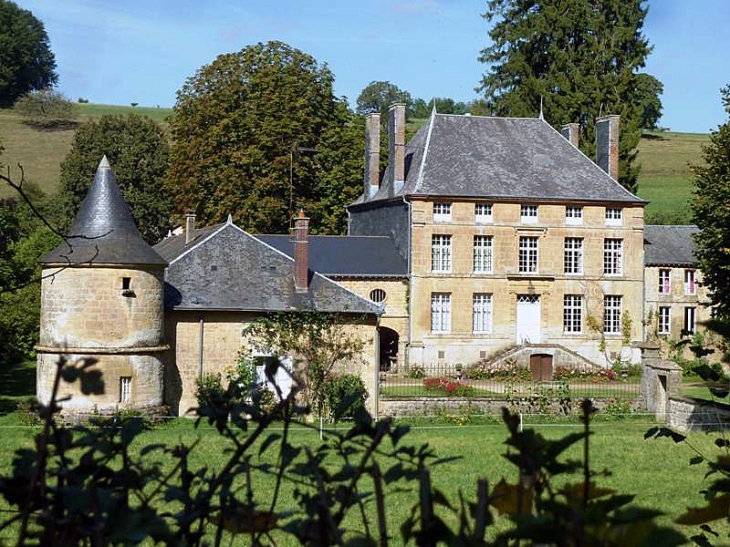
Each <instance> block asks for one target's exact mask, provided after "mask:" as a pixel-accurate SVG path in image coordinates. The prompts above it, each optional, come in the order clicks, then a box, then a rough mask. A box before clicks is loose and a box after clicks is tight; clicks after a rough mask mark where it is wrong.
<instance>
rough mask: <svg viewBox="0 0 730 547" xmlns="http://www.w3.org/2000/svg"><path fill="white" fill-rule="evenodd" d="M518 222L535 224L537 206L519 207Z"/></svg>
mask: <svg viewBox="0 0 730 547" xmlns="http://www.w3.org/2000/svg"><path fill="white" fill-rule="evenodd" d="M520 222H522V224H535V223H536V222H537V205H520Z"/></svg>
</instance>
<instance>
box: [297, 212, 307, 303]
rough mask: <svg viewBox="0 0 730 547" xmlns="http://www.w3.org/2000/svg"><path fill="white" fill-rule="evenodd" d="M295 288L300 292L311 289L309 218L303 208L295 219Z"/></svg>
mask: <svg viewBox="0 0 730 547" xmlns="http://www.w3.org/2000/svg"><path fill="white" fill-rule="evenodd" d="M294 290H295V291H296V292H298V293H306V292H307V291H308V290H309V219H308V218H307V217H305V216H304V210H303V209H300V210H299V216H298V217H297V218H296V219H295V220H294Z"/></svg>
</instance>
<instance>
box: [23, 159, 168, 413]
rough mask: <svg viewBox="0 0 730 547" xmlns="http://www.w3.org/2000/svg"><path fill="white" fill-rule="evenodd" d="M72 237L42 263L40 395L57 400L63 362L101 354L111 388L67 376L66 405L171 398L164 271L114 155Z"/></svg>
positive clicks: (101, 170) (106, 406)
mask: <svg viewBox="0 0 730 547" xmlns="http://www.w3.org/2000/svg"><path fill="white" fill-rule="evenodd" d="M70 235H71V237H70V238H69V239H68V241H67V242H63V243H61V244H60V245H59V246H58V247H56V248H55V249H54V250H52V251H51V252H50V253H48V255H46V256H45V257H44V258H43V260H42V261H41V262H42V265H43V277H44V279H43V282H42V286H41V325H40V328H41V332H40V342H39V344H38V346H37V350H38V371H37V387H36V391H37V395H38V398H39V399H40V400H41V401H43V402H48V400H49V399H50V396H51V393H52V390H53V382H54V377H55V375H56V371H57V368H58V366H57V363H58V362H59V360H61V359H62V358H64V357H65V358H66V359H67V360H68V362H69V363H71V364H73V363H74V362H76V363H80V362H81V361H82V360H84V359H86V360H88V359H93V360H94V361H95V364H94V365H93V367H94V368H95V369H98V370H99V371H101V373H102V377H101V380H102V381H103V383H104V392H103V394H94V395H85V394H83V393H82V391H81V385H80V383H79V382H78V381H77V382H75V383H72V384H68V383H65V382H63V381H62V382H61V385H60V389H59V396H60V397H64V396H70V399H68V400H66V401H63V402H62V403H61V404H62V405H63V407H64V409H65V410H66V409H74V410H81V411H83V410H94V409H96V410H99V411H102V412H103V411H109V410H113V409H116V408H129V407H133V408H139V409H143V408H150V407H155V406H159V405H161V404H162V403H163V393H164V384H163V380H164V368H163V361H162V354H163V352H164V351H165V350H167V349H168V346H167V345H165V344H164V342H163V332H164V271H165V267H166V266H167V263H166V262H165V260H163V259H162V257H160V256H159V255H158V254H157V253H156V252H155V251H154V250H153V249H152V247H150V246H149V245H147V243H145V241H144V240H143V239H142V237H141V236H140V234H139V231H138V230H137V226H136V225H135V224H134V220H133V219H132V215H131V213H130V211H129V207H127V204H126V202H125V201H124V198H123V197H122V193H121V192H120V190H119V187H118V186H117V183H116V181H115V180H114V174H113V173H112V170H111V167H110V166H109V162H108V161H107V159H106V156H104V158H103V159H102V160H101V163H99V167H98V169H97V171H96V175H95V176H94V182H93V183H92V185H91V188H90V189H89V192H88V194H87V195H86V198H85V199H84V201H83V203H82V204H81V208H80V209H79V212H78V215H77V216H76V219H75V220H74V222H73V226H72V227H71V230H70Z"/></svg>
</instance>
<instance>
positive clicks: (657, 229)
mask: <svg viewBox="0 0 730 547" xmlns="http://www.w3.org/2000/svg"><path fill="white" fill-rule="evenodd" d="M699 231H700V229H699V228H698V227H697V226H691V225H690V226H657V225H652V224H647V225H645V226H644V265H645V266H696V265H697V258H696V257H695V243H694V240H693V239H692V236H693V235H694V234H696V233H699Z"/></svg>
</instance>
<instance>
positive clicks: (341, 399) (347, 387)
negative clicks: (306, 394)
mask: <svg viewBox="0 0 730 547" xmlns="http://www.w3.org/2000/svg"><path fill="white" fill-rule="evenodd" d="M325 392H326V395H325V403H326V406H327V408H328V409H329V412H330V415H331V417H332V418H333V419H338V418H348V419H349V418H353V417H354V416H355V412H357V410H358V409H360V408H364V407H365V401H366V400H367V398H368V390H367V389H366V388H365V383H364V382H363V381H362V378H360V376H358V375H357V374H335V375H333V376H332V377H331V378H330V379H329V381H327V382H326V383H325ZM345 405H347V406H346V407H345Z"/></svg>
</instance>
